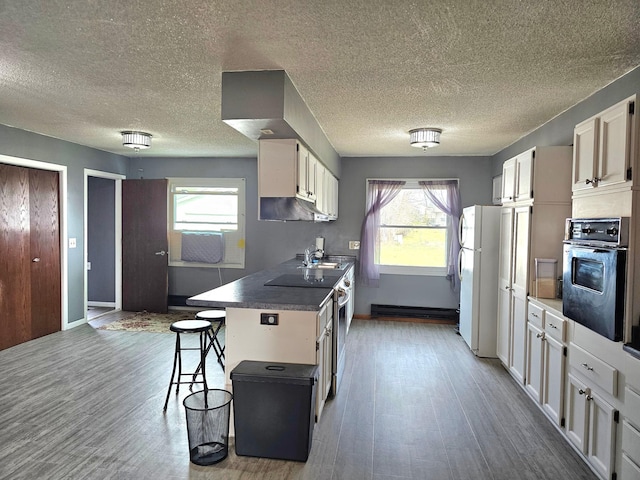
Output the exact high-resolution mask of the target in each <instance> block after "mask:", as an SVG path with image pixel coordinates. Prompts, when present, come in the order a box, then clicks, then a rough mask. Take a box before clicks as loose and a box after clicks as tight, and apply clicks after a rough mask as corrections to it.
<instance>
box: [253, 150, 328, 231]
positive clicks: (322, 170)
mask: <svg viewBox="0 0 640 480" xmlns="http://www.w3.org/2000/svg"><path fill="white" fill-rule="evenodd" d="M258 195H259V197H260V199H261V205H262V207H265V206H266V205H267V203H266V201H265V200H264V199H265V198H272V199H276V198H298V199H302V200H304V201H305V202H302V203H304V204H305V205H313V206H314V210H315V211H317V212H318V213H319V214H321V217H322V220H335V219H336V218H337V216H338V199H337V196H338V180H337V179H336V178H335V177H334V176H333V174H332V173H331V172H330V171H329V169H327V168H326V167H325V166H324V165H323V164H322V163H321V162H320V161H319V160H318V159H317V158H316V157H315V156H314V155H313V153H312V152H310V151H309V150H308V149H307V148H306V147H305V146H304V145H303V144H302V143H300V142H299V141H298V140H296V139H289V138H287V139H268V140H260V141H259V152H258ZM269 205H271V204H269ZM289 205H290V204H288V203H285V202H280V203H278V204H276V207H275V211H276V213H275V217H277V216H278V213H277V212H278V211H281V212H284V211H285V210H287V211H289V210H290V209H289V208H288V206H289ZM261 210H262V208H261ZM287 213H288V212H287ZM261 218H262V217H261ZM315 218H319V217H318V216H316V217H315ZM265 219H267V218H265ZM268 219H270V220H277V219H281V220H293V219H295V218H291V217H283V218H273V216H270V218H268Z"/></svg>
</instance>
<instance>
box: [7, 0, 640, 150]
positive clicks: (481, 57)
mask: <svg viewBox="0 0 640 480" xmlns="http://www.w3.org/2000/svg"><path fill="white" fill-rule="evenodd" d="M638 65H640V2H639V1H638V0H609V1H602V0H540V1H533V0H511V1H508V0H488V1H487V0H454V1H440V0H433V1H425V0H413V1H395V0H366V1H365V0H323V1H317V2H316V1H313V0H307V1H302V0H298V1H296V0H289V1H287V0H274V1H266V0H253V1H242V0H234V1H229V0H224V1H213V0H206V1H205V0H202V1H195V0H144V1H138V2H130V1H123V0H117V1H104V0H46V1H45V0H40V1H33V0H0V124H5V125H9V126H13V127H17V128H21V129H24V130H29V131H33V132H38V133H42V134H44V135H48V136H51V137H55V138H60V139H63V140H67V141H70V142H74V143H78V144H82V145H87V146H90V147H93V148H97V149H100V150H105V151H109V152H114V153H118V154H123V155H129V156H130V155H131V154H132V152H131V150H130V149H126V148H125V147H122V145H121V138H120V134H119V132H120V131H121V130H129V129H133V130H143V131H146V132H149V133H151V134H152V135H153V136H154V139H153V146H152V148H151V149H150V150H147V151H141V152H140V155H141V156H142V155H145V156H178V157H193V156H198V157H205V156H206V157H209V156H233V157H241V156H255V155H256V152H257V144H256V142H255V141H252V140H250V139H248V138H245V137H244V136H242V135H241V134H240V133H238V132H237V131H236V130H234V129H232V128H231V127H229V126H228V125H226V124H224V123H223V122H222V121H221V120H220V95H221V91H220V85H221V73H222V72H223V71H235V70H263V69H283V70H285V71H286V72H287V74H288V75H289V77H290V78H291V80H292V81H293V83H294V84H295V85H296V87H297V89H298V91H299V92H300V95H301V96H302V97H303V98H304V100H305V101H306V103H307V105H308V107H309V109H310V110H311V112H313V114H314V115H315V117H316V119H317V120H318V123H319V124H320V126H321V127H322V129H323V130H324V132H325V134H326V136H327V138H328V139H329V141H330V142H331V144H332V145H333V146H334V148H335V149H336V151H337V152H338V154H339V155H341V156H380V155H385V156H387V155H388V156H407V155H423V152H422V151H421V150H419V149H415V148H412V147H410V146H409V143H408V139H409V134H408V131H409V130H410V129H411V128H415V127H420V126H431V127H439V128H442V129H443V134H442V137H441V141H442V144H441V145H440V146H439V147H437V148H435V149H431V150H429V152H428V154H430V155H431V154H434V155H487V154H493V153H495V152H497V151H499V150H501V149H502V148H504V147H506V146H508V145H510V144H511V143H513V142H515V141H516V140H518V139H519V138H520V137H522V136H523V135H525V134H527V133H528V132H530V131H532V130H533V129H535V128H536V127H538V126H540V125H541V124H543V123H545V122H546V121H548V120H550V119H551V118H553V117H554V116H556V115H558V114H559V113H561V112H563V111H564V110H566V109H567V108H569V107H571V106H573V105H575V104H576V103H578V102H579V101H581V100H583V99H584V98H586V97H588V96H589V95H590V94H592V93H593V92H595V91H597V90H599V89H600V88H602V87H604V86H605V85H607V84H609V83H610V82H612V81H613V80H615V79H616V78H618V77H620V76H621V75H623V74H624V73H626V72H628V71H630V70H632V69H633V68H634V67H636V66H638Z"/></svg>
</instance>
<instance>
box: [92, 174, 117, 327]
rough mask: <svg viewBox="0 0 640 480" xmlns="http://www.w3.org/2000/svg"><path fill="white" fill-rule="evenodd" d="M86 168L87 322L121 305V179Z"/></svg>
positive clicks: (114, 310)
mask: <svg viewBox="0 0 640 480" xmlns="http://www.w3.org/2000/svg"><path fill="white" fill-rule="evenodd" d="M124 178H125V176H124V175H118V174H113V173H108V172H101V171H98V170H89V169H85V171H84V189H85V195H84V202H85V205H84V216H85V218H84V264H85V269H84V286H85V291H84V311H85V318H86V319H87V321H88V322H91V321H95V320H96V319H97V318H98V317H100V316H102V315H105V314H108V313H113V312H117V311H120V310H121V309H122V180H123V179H124Z"/></svg>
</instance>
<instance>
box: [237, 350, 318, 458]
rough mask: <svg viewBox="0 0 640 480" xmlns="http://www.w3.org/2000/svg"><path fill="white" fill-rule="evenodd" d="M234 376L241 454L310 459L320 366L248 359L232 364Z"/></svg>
mask: <svg viewBox="0 0 640 480" xmlns="http://www.w3.org/2000/svg"><path fill="white" fill-rule="evenodd" d="M231 381H232V384H233V417H234V421H233V424H234V427H235V435H236V438H235V444H236V454H237V455H245V456H251V457H265V458H277V459H281V460H296V461H299V462H305V461H306V460H307V458H308V457H309V451H310V450H311V440H312V438H313V426H314V423H315V404H316V388H317V383H318V367H317V366H316V365H302V364H295V363H273V362H254V361H249V360H245V361H243V362H240V363H239V364H238V366H237V367H236V368H234V369H233V371H232V372H231Z"/></svg>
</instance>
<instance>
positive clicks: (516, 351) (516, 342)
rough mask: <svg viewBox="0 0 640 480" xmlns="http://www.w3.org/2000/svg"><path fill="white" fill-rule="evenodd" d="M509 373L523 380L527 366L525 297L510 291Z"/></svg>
mask: <svg viewBox="0 0 640 480" xmlns="http://www.w3.org/2000/svg"><path fill="white" fill-rule="evenodd" d="M511 302H512V312H513V313H512V319H511V325H512V327H511V328H512V333H511V368H510V371H511V374H512V375H513V376H514V377H515V378H516V380H518V381H519V382H520V383H524V381H525V371H526V367H527V365H526V364H527V298H526V297H524V298H522V297H518V296H517V295H516V294H515V292H513V293H512V299H511Z"/></svg>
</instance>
